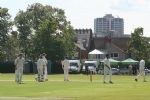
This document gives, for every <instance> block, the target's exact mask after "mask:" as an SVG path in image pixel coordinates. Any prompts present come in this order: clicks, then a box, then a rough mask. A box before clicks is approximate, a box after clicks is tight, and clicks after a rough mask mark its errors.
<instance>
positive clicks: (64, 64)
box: [62, 57, 70, 81]
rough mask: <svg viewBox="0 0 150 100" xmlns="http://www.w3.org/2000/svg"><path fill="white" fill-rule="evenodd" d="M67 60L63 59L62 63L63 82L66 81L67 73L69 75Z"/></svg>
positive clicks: (66, 58)
mask: <svg viewBox="0 0 150 100" xmlns="http://www.w3.org/2000/svg"><path fill="white" fill-rule="evenodd" d="M69 66H70V64H69V60H68V57H65V59H64V60H63V61H62V69H63V70H64V81H69V80H68V73H69Z"/></svg>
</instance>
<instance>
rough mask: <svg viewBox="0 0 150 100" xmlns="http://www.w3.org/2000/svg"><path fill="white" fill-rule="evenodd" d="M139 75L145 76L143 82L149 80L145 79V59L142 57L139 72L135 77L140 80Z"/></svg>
mask: <svg viewBox="0 0 150 100" xmlns="http://www.w3.org/2000/svg"><path fill="white" fill-rule="evenodd" d="M139 76H143V82H147V81H146V79H145V61H144V60H143V59H142V60H141V61H140V63H139V73H138V75H137V76H136V78H135V81H138V78H139Z"/></svg>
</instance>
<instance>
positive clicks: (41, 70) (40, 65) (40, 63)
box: [37, 58, 45, 81]
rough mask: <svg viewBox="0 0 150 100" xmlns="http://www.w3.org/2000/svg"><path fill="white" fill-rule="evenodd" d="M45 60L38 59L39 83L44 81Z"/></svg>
mask: <svg viewBox="0 0 150 100" xmlns="http://www.w3.org/2000/svg"><path fill="white" fill-rule="evenodd" d="M44 64H45V62H44V60H43V59H40V58H39V59H38V61H37V70H38V81H43V79H44V78H43V75H44Z"/></svg>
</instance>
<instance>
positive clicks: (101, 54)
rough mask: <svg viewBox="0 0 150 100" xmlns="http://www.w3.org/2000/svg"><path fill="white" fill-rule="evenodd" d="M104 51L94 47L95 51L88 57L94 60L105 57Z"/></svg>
mask: <svg viewBox="0 0 150 100" xmlns="http://www.w3.org/2000/svg"><path fill="white" fill-rule="evenodd" d="M104 54H105V53H104V52H102V51H100V50H97V49H94V50H93V51H91V52H89V53H88V58H89V59H91V60H93V59H99V60H100V59H103V58H104Z"/></svg>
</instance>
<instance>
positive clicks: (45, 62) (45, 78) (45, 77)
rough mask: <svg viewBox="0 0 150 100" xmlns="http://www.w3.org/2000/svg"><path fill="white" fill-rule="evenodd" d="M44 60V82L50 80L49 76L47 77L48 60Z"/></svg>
mask: <svg viewBox="0 0 150 100" xmlns="http://www.w3.org/2000/svg"><path fill="white" fill-rule="evenodd" d="M43 60H44V80H48V75H47V59H46V58H45V56H43Z"/></svg>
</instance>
